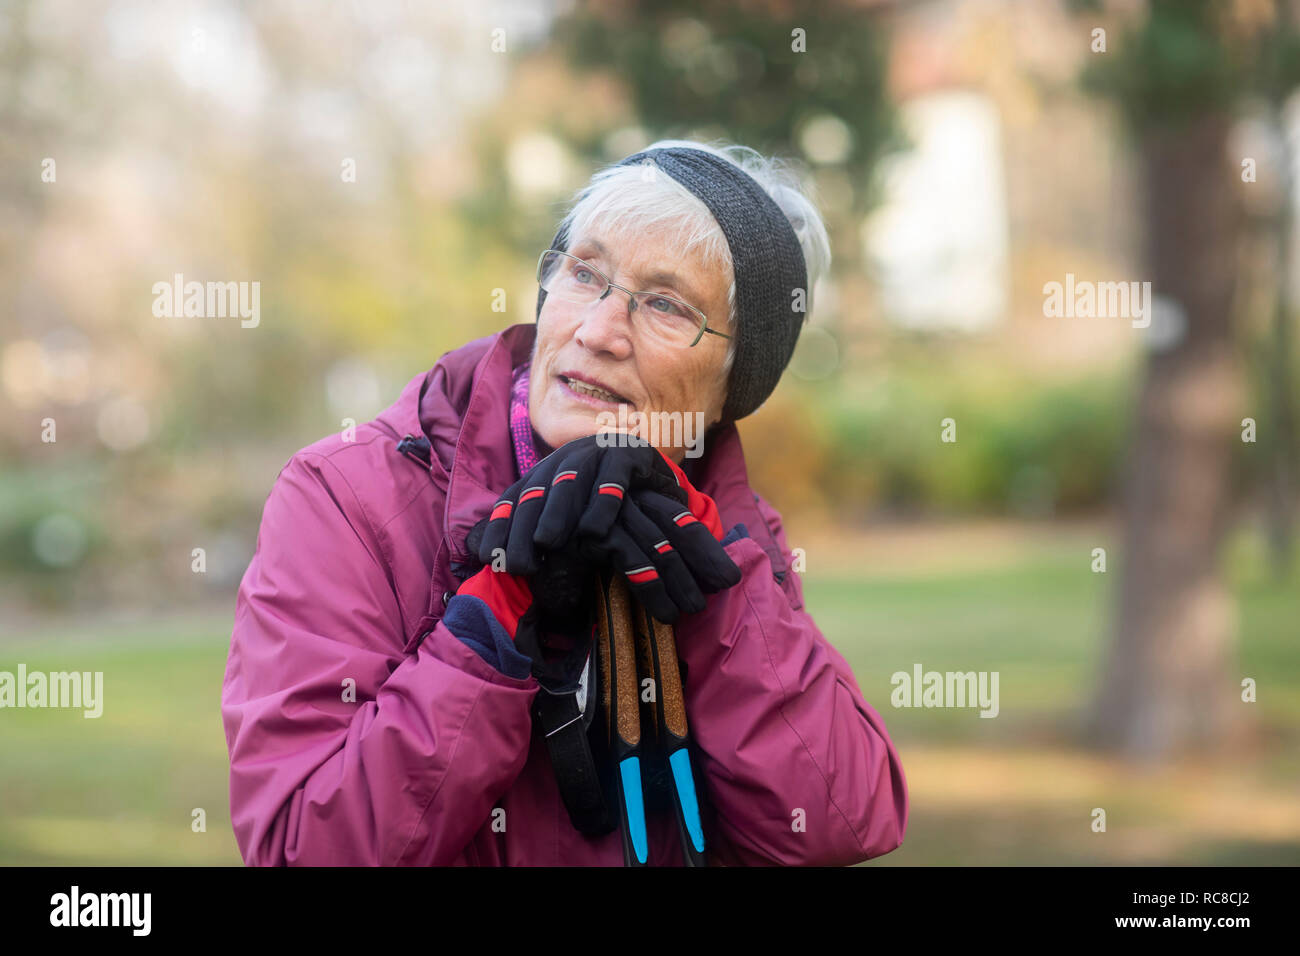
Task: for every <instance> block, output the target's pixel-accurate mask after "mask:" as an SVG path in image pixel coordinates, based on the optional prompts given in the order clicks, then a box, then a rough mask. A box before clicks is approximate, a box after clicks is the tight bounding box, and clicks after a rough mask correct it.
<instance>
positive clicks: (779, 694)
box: [678, 499, 908, 866]
mask: <svg viewBox="0 0 1300 956" xmlns="http://www.w3.org/2000/svg"><path fill="white" fill-rule="evenodd" d="M759 506H760V511H761V513H763V515H764V517H765V518H767V523H768V526H767V527H766V528H755V529H752V533H753V534H755V535H766V534H769V533H770V534H771V535H772V536H773V540H774V541H776V543H777V545H778V547H779V548H780V550H781V552H782V553H783V554H784V555H786V558H787V562H788V561H789V558H790V551H789V548H788V547H787V545H786V540H785V534H784V531H783V529H782V527H781V522H780V517H779V516H778V515H777V514H776V512H775V511H774V510H772V509H771V508H770V507H769V506H767V505H766V503H765V502H762V501H761V499H760V501H759ZM726 551H727V553H728V554H729V555H731V558H732V560H733V561H735V562H736V564H737V565H738V566H739V567H740V569H741V572H742V575H743V577H742V579H741V581H740V583H739V584H737V585H735V586H734V587H732V588H729V589H727V590H725V591H721V592H718V593H717V594H713V595H710V596H709V599H708V602H709V603H708V607H707V608H706V609H705V610H704V611H702V612H701V613H699V614H697V615H693V616H692V617H693V620H691V621H690V622H689V624H686V623H679V625H678V655H679V656H680V657H681V659H682V661H683V662H684V663H685V665H686V678H685V681H684V686H683V691H684V693H685V696H686V704H687V709H688V713H689V714H690V731H691V735H692V738H693V741H694V745H695V752H696V754H697V755H698V757H699V761H700V764H701V765H702V766H701V767H700V769H701V770H702V772H703V777H704V783H705V787H706V791H707V796H706V800H707V806H708V807H711V811H710V815H709V816H706V817H705V819H706V825H709V824H708V821H709V820H710V819H711V820H712V826H711V832H709V833H708V836H709V838H710V841H711V844H712V846H711V850H710V853H711V858H712V859H713V860H714V861H715V862H717V863H719V864H721V865H774V864H780V865H804V866H842V865H848V864H853V863H858V862H861V861H863V860H866V859H869V858H871V857H875V856H880V855H882V854H884V853H888V852H889V851H891V850H893V849H895V848H897V847H898V846H899V845H901V843H902V841H903V835H904V833H905V832H906V829H907V813H908V798H907V782H906V779H905V778H904V776H903V767H902V764H901V762H900V761H899V758H898V754H897V752H896V751H895V749H894V745H893V742H892V741H891V740H890V739H889V735H888V732H887V731H886V729H885V723H884V721H883V720H882V719H881V717H880V714H878V713H877V712H876V710H875V709H874V708H873V707H872V706H871V705H870V704H868V703H867V702H866V700H865V699H864V698H863V696H862V692H861V690H859V688H858V684H857V681H856V680H855V679H854V677H853V672H852V670H851V669H850V668H849V666H848V664H847V663H846V662H845V660H844V658H843V657H842V656H841V655H840V653H839V652H838V651H837V650H835V648H834V647H832V646H831V644H830V643H829V642H828V641H827V640H826V638H825V637H824V636H823V635H822V633H821V631H820V630H819V629H818V627H817V625H816V624H815V623H814V622H813V619H812V617H810V616H809V614H808V613H807V612H806V611H805V610H803V591H802V586H801V583H800V582H799V580H798V574H797V573H796V572H795V571H793V570H791V571H788V572H787V573H786V580H785V581H784V582H783V583H781V582H778V581H777V580H776V577H775V575H774V574H773V570H772V564H771V562H770V561H769V560H768V557H767V554H766V552H764V550H763V549H762V547H760V545H759V544H758V543H757V542H756V541H755V540H753V538H751V537H743V538H740V539H739V540H736V541H734V542H732V543H729V544H727V545H726ZM791 579H793V580H791Z"/></svg>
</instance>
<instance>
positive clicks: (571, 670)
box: [453, 518, 596, 691]
mask: <svg viewBox="0 0 1300 956" xmlns="http://www.w3.org/2000/svg"><path fill="white" fill-rule="evenodd" d="M487 524H488V519H487V518H484V519H483V520H482V521H480V522H479V523H478V524H477V525H475V526H474V528H473V529H472V530H471V531H470V533H469V536H468V537H467V539H466V546H467V548H468V549H469V552H470V554H471V555H474V554H475V552H476V551H477V547H478V543H479V542H480V541H481V540H482V536H483V532H484V530H485V529H486V527H487ZM595 576H596V567H595V566H594V565H592V564H590V563H588V561H587V559H585V558H584V557H582V556H581V555H580V554H579V553H578V551H577V549H576V548H574V547H565V548H561V549H560V550H558V551H554V552H550V553H548V554H547V555H545V556H544V559H543V561H542V563H541V565H540V567H539V569H538V571H537V573H536V574H535V575H533V576H532V577H531V578H525V577H523V576H521V575H515V574H510V573H509V572H506V571H494V570H492V567H491V566H490V565H489V566H485V567H482V568H481V569H480V570H478V571H477V572H474V573H473V574H471V575H470V577H469V578H468V579H466V581H465V582H464V583H463V584H462V585H461V586H460V588H459V589H458V590H457V591H456V597H460V596H461V595H469V596H471V597H477V598H479V599H480V600H481V601H483V603H484V604H486V605H487V606H488V609H489V610H490V611H491V612H492V615H493V616H494V617H495V618H496V620H497V622H498V623H499V624H500V625H501V626H502V628H503V629H504V630H505V631H506V633H507V634H508V635H509V636H510V638H511V640H512V641H513V642H514V646H515V649H516V650H517V651H518V652H519V653H520V654H523V655H524V656H525V657H527V658H528V659H529V660H530V661H531V664H532V667H531V672H532V674H533V676H535V677H536V678H537V679H538V681H539V682H540V683H541V684H542V685H543V686H544V687H546V688H548V689H549V690H552V691H559V690H562V689H564V688H566V687H570V686H572V685H573V684H574V683H575V682H576V681H577V680H578V677H579V676H580V674H581V671H582V666H583V664H584V663H585V661H586V652H587V650H588V648H589V647H590V643H591V634H592V627H593V625H594V623H595V617H594V603H595V602H594V598H595V595H594V590H593V589H594V586H595V581H596V577H595ZM453 600H454V599H453ZM557 636H558V637H559V638H560V645H559V646H557V647H553V646H552V643H553V640H554V638H555V637H557Z"/></svg>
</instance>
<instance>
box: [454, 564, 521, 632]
mask: <svg viewBox="0 0 1300 956" xmlns="http://www.w3.org/2000/svg"><path fill="white" fill-rule="evenodd" d="M456 594H457V596H459V595H461V594H468V595H471V596H473V597H476V598H479V599H480V600H482V601H483V603H485V604H486V605H487V606H488V607H489V608H490V609H491V610H492V615H493V616H494V617H495V618H496V619H497V621H498V622H499V623H500V624H501V626H502V627H504V628H505V629H506V633H507V634H509V635H510V639H511V640H514V637H515V632H516V631H518V630H519V619H520V618H521V617H523V616H524V612H526V611H527V610H528V609H529V608H530V607H532V605H533V592H532V589H531V588H530V587H529V586H528V580H527V579H526V578H522V577H519V576H518V575H514V574H507V573H506V572H504V571H493V570H492V568H491V567H490V566H489V567H486V568H483V569H482V570H481V571H479V572H477V573H476V574H474V575H472V576H471V577H470V578H469V580H467V581H466V582H465V583H464V584H462V585H461V586H460V590H459V591H457V592H456Z"/></svg>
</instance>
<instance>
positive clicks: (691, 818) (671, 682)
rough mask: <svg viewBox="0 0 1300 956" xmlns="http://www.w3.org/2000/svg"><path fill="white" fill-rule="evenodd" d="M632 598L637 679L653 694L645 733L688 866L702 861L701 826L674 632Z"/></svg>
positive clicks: (699, 864)
mask: <svg viewBox="0 0 1300 956" xmlns="http://www.w3.org/2000/svg"><path fill="white" fill-rule="evenodd" d="M633 604H634V606H635V611H636V621H635V625H634V631H635V633H636V639H637V662H638V665H639V670H640V683H641V684H642V686H644V681H645V679H646V678H649V679H650V680H651V681H653V683H652V684H651V688H652V690H653V694H652V695H651V699H650V700H649V701H648V702H647V703H648V710H649V716H650V719H649V721H648V723H649V724H650V729H649V731H648V733H650V734H653V735H654V744H655V745H656V748H657V750H658V752H659V754H660V755H661V757H662V758H663V760H664V761H665V762H666V764H667V767H668V770H669V771H670V773H671V775H672V784H673V786H672V805H673V815H674V817H675V818H676V820H677V834H678V836H679V837H680V839H681V844H682V857H683V858H684V859H685V861H686V865H687V866H706V865H707V864H706V862H705V858H704V827H703V826H702V825H701V823H700V804H699V799H698V798H697V795H696V790H695V777H694V775H693V773H692V772H691V755H690V749H689V743H690V734H689V732H688V729H687V725H686V698H685V695H684V694H683V692H682V679H681V673H680V672H679V671H678V668H677V641H676V635H675V633H674V631H673V626H672V625H671V624H665V623H664V622H663V621H659V620H656V619H655V618H654V617H653V616H652V615H651V614H650V612H649V611H647V610H646V609H645V608H644V607H642V606H641V605H640V603H639V602H636V601H634V602H633Z"/></svg>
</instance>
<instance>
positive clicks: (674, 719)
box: [647, 615, 686, 737]
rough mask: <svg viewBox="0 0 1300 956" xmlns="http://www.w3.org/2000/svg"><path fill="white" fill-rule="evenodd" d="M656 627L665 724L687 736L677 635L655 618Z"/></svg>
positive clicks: (669, 728) (671, 731)
mask: <svg viewBox="0 0 1300 956" xmlns="http://www.w3.org/2000/svg"><path fill="white" fill-rule="evenodd" d="M647 616H648V615H647ZM650 619H651V620H654V618H650ZM654 629H655V630H654V650H655V653H656V654H657V655H658V658H659V660H658V664H659V674H660V682H659V694H660V696H661V697H662V698H663V702H664V725H665V726H666V727H667V728H668V731H669V733H672V734H676V735H677V736H678V737H685V736H686V700H685V698H684V697H683V695H682V677H681V674H680V673H678V671H677V640H676V635H675V633H674V631H673V626H672V625H671V624H665V623H664V622H663V621H657V620H654Z"/></svg>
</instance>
